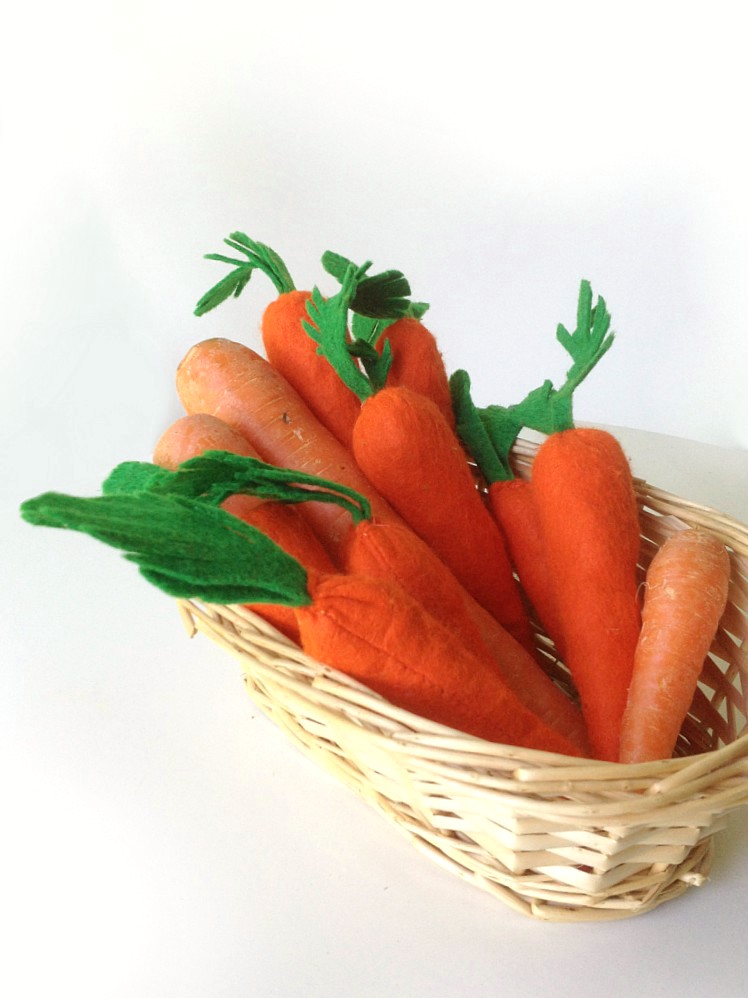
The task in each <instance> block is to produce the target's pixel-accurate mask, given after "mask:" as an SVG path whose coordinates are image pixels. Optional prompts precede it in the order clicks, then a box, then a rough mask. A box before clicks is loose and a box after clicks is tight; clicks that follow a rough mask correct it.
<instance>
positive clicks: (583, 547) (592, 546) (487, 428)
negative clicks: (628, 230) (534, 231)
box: [451, 281, 640, 760]
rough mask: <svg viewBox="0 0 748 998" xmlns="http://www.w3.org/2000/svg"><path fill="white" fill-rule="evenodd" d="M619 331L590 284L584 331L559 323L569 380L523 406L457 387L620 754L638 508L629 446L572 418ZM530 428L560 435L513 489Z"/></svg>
mask: <svg viewBox="0 0 748 998" xmlns="http://www.w3.org/2000/svg"><path fill="white" fill-rule="evenodd" d="M609 329H610V313H609V312H608V309H607V306H606V304H605V301H604V300H603V299H602V298H598V301H597V304H596V305H595V306H594V307H593V304H592V289H591V287H590V284H589V282H588V281H582V283H581V286H580V291H579V299H578V304H577V325H576V329H575V330H574V332H569V331H568V330H567V329H566V328H565V327H564V326H563V325H562V324H559V326H558V328H557V331H556V336H557V339H558V340H559V342H560V343H561V345H562V346H563V347H564V349H565V350H566V351H567V352H568V353H569V355H570V356H571V358H572V361H573V363H572V366H571V368H570V369H569V370H568V372H567V375H566V380H565V381H564V383H563V384H562V386H561V387H560V388H558V389H556V388H554V386H553V384H552V383H551V382H550V381H545V382H544V383H543V385H541V386H540V387H539V388H537V389H535V390H534V391H532V392H530V393H529V394H528V395H527V397H526V398H525V399H524V400H523V401H522V402H520V403H518V404H516V405H513V406H508V407H506V408H505V407H501V406H489V407H487V408H486V409H480V410H479V409H477V408H476V407H474V406H473V405H472V402H471V400H470V396H469V379H468V377H467V375H466V374H465V372H455V374H454V375H453V377H452V380H451V387H452V393H453V405H454V407H455V411H456V413H457V424H458V433H460V435H461V436H462V439H463V440H465V441H466V442H467V446H468V448H469V449H470V450H471V452H472V453H473V455H474V456H475V457H476V460H477V461H478V464H479V466H480V467H481V470H482V471H483V472H484V474H485V475H486V477H487V478H488V480H489V482H490V483H491V484H490V486H489V496H490V501H491V504H492V508H493V510H494V512H495V515H496V517H497V519H498V520H499V521H500V522H501V523H502V524H503V526H504V529H505V533H506V536H507V543H508V545H509V548H510V551H512V556H513V560H514V563H515V565H516V566H517V570H518V574H519V577H520V579H521V580H524V584H525V587H526V590H527V592H528V596H529V598H530V600H531V601H532V603H533V604H534V605H535V607H536V609H537V612H538V615H539V616H540V617H541V619H543V623H544V625H545V627H546V629H547V631H548V633H549V634H550V635H551V637H552V638H553V639H554V641H555V643H556V645H557V647H558V648H559V649H560V650H562V651H563V654H564V659H565V661H566V664H567V666H568V667H569V670H570V672H571V675H572V678H573V680H574V682H575V684H576V685H577V688H578V690H579V693H580V696H581V700H582V710H583V713H584V716H585V720H586V722H587V727H588V730H589V733H590V740H591V742H592V746H593V750H594V751H595V753H596V754H597V755H598V756H599V757H601V758H603V759H608V760H615V759H617V757H618V743H619V738H620V725H621V718H622V714H623V709H624V706H625V700H626V690H627V687H628V683H629V679H630V677H631V670H632V668H633V649H634V647H635V645H636V640H637V638H638V634H639V628H640V616H639V608H638V603H637V598H636V593H637V580H636V565H637V558H638V553H639V522H638V509H637V505H636V497H635V493H634V487H633V479H632V476H631V470H630V468H629V464H628V461H627V459H626V457H625V455H624V453H623V451H622V450H621V447H620V445H619V444H618V442H617V441H616V440H615V439H614V438H613V437H612V436H611V435H610V434H609V433H605V432H603V431H600V430H588V429H576V428H575V427H574V419H573V397H574V391H575V389H576V388H577V387H578V386H579V384H581V382H582V381H583V380H584V378H585V377H586V376H587V374H589V372H590V371H591V370H592V369H593V368H594V366H595V365H596V364H597V363H598V362H599V360H600V358H601V357H602V356H604V354H605V353H606V352H607V350H608V349H609V348H610V346H611V345H612V343H613V339H614V336H613V334H612V333H611V332H610V331H609ZM523 426H527V427H530V428H532V429H534V430H538V431H540V432H542V433H546V434H549V436H548V437H547V439H546V440H545V442H544V443H542V444H541V446H540V448H539V449H538V452H537V455H536V458H535V462H534V464H533V469H532V479H531V484H530V486H529V487H524V486H520V487H519V489H518V496H511V495H510V494H509V492H508V486H507V485H506V483H507V482H511V481H512V478H513V470H512V467H511V461H510V451H511V447H512V445H513V444H514V442H515V440H516V438H517V435H518V434H519V432H520V430H521V428H522V427H523ZM515 499H517V502H516V506H515V507H514V508H513V507H512V502H513V501H514V500H515ZM525 500H531V502H525ZM523 507H524V515H523ZM518 512H519V514H520V515H515V514H517V513H518ZM510 513H511V514H512V518H511V519H510ZM541 566H542V568H541Z"/></svg>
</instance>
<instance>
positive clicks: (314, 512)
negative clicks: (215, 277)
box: [177, 338, 400, 561]
mask: <svg viewBox="0 0 748 998" xmlns="http://www.w3.org/2000/svg"><path fill="white" fill-rule="evenodd" d="M177 391H178V394H179V397H180V400H181V402H182V404H183V405H184V407H185V409H186V410H187V412H188V413H196V412H209V413H211V414H212V415H214V416H217V417H218V418H219V419H222V420H223V421H224V422H226V423H228V424H229V425H230V426H232V427H233V428H234V429H235V430H237V431H238V432H239V433H241V434H242V435H243V436H244V437H245V438H246V439H247V440H249V442H250V443H251V444H252V446H253V447H254V448H255V449H256V450H257V452H258V453H259V454H260V456H261V457H262V458H263V460H265V461H268V462H270V463H271V464H274V465H276V466H278V467H285V468H290V469H293V470H295V471H302V472H309V473H311V474H315V475H319V476H321V477H323V478H329V479H331V480H333V481H335V482H339V483H341V484H343V485H346V486H348V487H350V488H353V489H355V490H356V491H357V492H359V493H361V494H362V495H364V496H366V498H367V499H368V500H369V501H370V502H371V504H372V513H373V515H374V516H375V517H377V519H380V520H388V519H395V520H399V519H400V518H399V517H397V516H396V514H395V512H394V510H393V509H392V507H391V506H390V504H389V503H388V502H386V501H385V500H384V499H383V498H382V496H380V495H378V494H377V492H376V490H375V489H374V488H373V487H372V484H371V483H370V482H369V481H368V480H367V479H366V478H365V476H364V475H363V474H362V472H361V470H360V468H359V467H358V466H357V464H356V462H355V461H354V459H353V457H352V455H351V453H350V451H349V450H347V449H346V447H344V446H343V444H341V443H340V441H339V440H338V439H337V438H336V437H335V436H334V435H333V434H332V433H331V432H330V431H329V430H328V429H326V428H325V427H324V426H323V425H322V424H321V423H320V421H319V420H318V419H317V418H316V417H315V416H314V415H313V413H312V412H311V411H310V409H309V407H308V406H307V405H306V403H305V402H304V401H303V400H302V399H301V397H300V396H299V394H298V392H296V391H295V389H293V388H292V387H291V385H289V383H288V382H287V381H286V379H285V378H284V377H283V376H282V375H281V374H280V373H279V372H278V371H276V370H275V368H274V367H273V366H272V365H271V364H270V363H269V362H268V361H267V360H266V359H265V358H264V357H262V356H260V354H258V353H257V352H256V351H254V350H251V349H250V348H249V347H245V346H244V345H243V344H240V343H235V342H234V341H232V340H226V339H221V338H217V339H211V340H204V341H202V342H201V343H198V344H196V345H195V346H193V347H192V348H191V349H190V350H189V351H188V353H187V354H186V356H185V357H184V359H183V360H182V362H181V363H180V365H179V368H178V370H177ZM303 510H304V516H306V517H308V518H309V521H310V523H311V524H312V526H313V527H314V530H315V532H316V533H317V535H318V536H319V538H320V540H321V541H322V543H323V544H324V545H325V547H326V548H327V549H328V552H329V553H330V554H331V556H332V558H333V560H334V561H338V558H339V552H340V548H341V545H342V544H343V543H344V541H345V537H346V534H347V533H348V530H349V529H350V524H351V519H350V514H349V513H348V512H347V511H346V510H344V509H341V508H340V507H338V506H335V505H331V504H322V503H318V502H309V503H305V504H304V506H303Z"/></svg>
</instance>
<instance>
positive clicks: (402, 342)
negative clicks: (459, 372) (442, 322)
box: [377, 316, 455, 429]
mask: <svg viewBox="0 0 748 998" xmlns="http://www.w3.org/2000/svg"><path fill="white" fill-rule="evenodd" d="M386 343H388V344H389V346H390V349H391V350H392V363H391V364H390V369H389V373H388V375H387V384H388V385H393V386H396V385H404V386H405V387H407V388H411V389H412V390H413V391H415V392H418V393H419V394H420V395H425V396H426V397H427V398H430V399H431V401H432V402H435V403H436V405H437V406H438V408H439V410H440V411H441V413H442V415H443V416H444V418H445V419H446V421H447V422H448V423H449V425H450V426H451V427H452V428H453V429H454V425H455V418H454V413H453V411H452V400H451V396H450V390H449V377H448V375H447V370H446V368H445V366H444V358H443V357H442V355H441V352H440V350H439V347H438V345H437V341H436V337H435V336H434V334H433V333H432V332H431V331H430V330H428V329H427V328H426V326H424V325H423V323H422V322H421V321H420V320H419V319H416V318H414V317H411V316H405V317H404V318H402V319H398V320H397V321H396V322H393V323H392V325H390V326H388V327H387V328H386V329H385V330H384V332H383V333H382V334H381V336H380V337H379V339H378V340H377V350H379V352H380V353H381V351H382V350H383V349H384V345H385V344H386Z"/></svg>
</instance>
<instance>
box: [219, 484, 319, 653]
mask: <svg viewBox="0 0 748 998" xmlns="http://www.w3.org/2000/svg"><path fill="white" fill-rule="evenodd" d="M251 498H252V497H250V496H238V495H237V496H231V497H230V498H229V499H227V500H226V501H225V502H224V503H223V508H224V509H226V510H228V511H229V512H230V513H233V514H234V515H235V516H238V517H239V518H240V519H242V520H243V521H244V522H245V523H248V524H250V526H252V527H255V528H256V529H257V530H260V531H261V532H262V533H263V534H264V535H265V536H266V537H269V538H270V540H271V541H275V543H276V544H278V545H279V547H281V548H282V549H283V550H284V551H285V552H286V554H289V555H291V557H292V558H295V559H296V561H298V563H299V564H300V565H301V566H302V567H303V568H304V569H305V571H306V572H307V574H309V573H316V574H332V573H334V572H335V571H336V567H335V565H334V564H333V561H332V559H331V558H330V556H329V555H328V553H327V551H326V550H325V549H324V547H323V546H322V544H321V543H320V540H319V538H318V537H317V535H316V534H315V533H314V531H313V530H312V528H311V527H310V525H309V523H308V522H307V521H306V520H305V519H304V517H303V516H302V515H301V514H300V512H299V510H298V509H296V508H292V507H290V506H283V505H282V504H280V503H278V502H274V501H273V500H269V501H267V502H260V503H259V504H253V505H252V507H251V508H249V509H248V508H247V506H246V502H245V501H246V500H247V499H251ZM249 606H250V609H251V610H254V611H255V613H257V614H259V615H260V616H261V617H263V618H264V619H265V620H267V622H268V623H269V624H272V625H273V626H274V627H276V628H277V629H278V630H279V631H281V633H283V634H285V635H286V637H288V638H290V639H291V640H292V641H296V642H297V643H299V642H300V635H299V625H298V621H297V619H296V614H295V612H294V610H293V608H292V607H289V606H283V605H273V604H270V603H259V604H249Z"/></svg>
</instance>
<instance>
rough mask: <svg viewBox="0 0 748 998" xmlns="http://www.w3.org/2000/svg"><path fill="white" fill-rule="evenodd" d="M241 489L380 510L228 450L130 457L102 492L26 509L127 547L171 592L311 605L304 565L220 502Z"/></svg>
mask: <svg viewBox="0 0 748 998" xmlns="http://www.w3.org/2000/svg"><path fill="white" fill-rule="evenodd" d="M239 493H247V494H251V495H259V496H262V497H263V498H266V499H279V500H282V501H283V502H291V503H294V502H307V501H310V500H314V501H318V502H335V503H337V504H338V505H341V506H343V507H344V508H346V509H347V510H348V511H349V512H350V514H351V516H352V518H353V522H359V521H360V520H362V519H368V518H369V517H370V516H371V509H370V506H369V503H368V502H367V500H366V499H365V498H364V497H363V496H361V495H360V494H359V493H357V492H355V491H354V490H353V489H349V488H346V487H345V486H342V485H339V484H337V483H336V482H331V481H329V480H327V479H323V478H318V477H317V476H315V475H305V474H302V473H299V472H293V471H290V470H288V469H284V468H275V467H272V466H271V465H268V464H265V463H264V462H263V461H259V460H257V459H255V458H251V457H243V456H239V455H236V454H230V453H228V452H226V451H207V452H206V453H205V454H203V455H201V456H200V457H196V458H192V459H191V460H189V461H185V462H184V463H183V464H181V465H180V466H179V468H177V470H176V471H168V470H166V469H164V468H161V467H158V466H157V465H153V464H149V463H147V462H140V461H126V462H123V463H122V464H119V465H117V467H116V468H115V469H114V470H113V471H112V472H111V474H110V475H109V476H108V478H107V479H106V481H105V482H104V484H103V486H102V494H101V495H99V496H91V497H78V496H70V495H65V494H63V493H60V492H46V493H43V494H42V495H40V496H37V497H36V498H33V499H28V500H26V502H24V503H23V504H22V505H21V516H22V517H23V519H25V520H26V521H27V522H28V523H31V524H34V525H37V526H46V527H60V528H65V529H68V530H77V531H80V532H82V533H85V534H88V535H89V536H91V537H94V538H96V539H97V540H99V541H103V542H104V543H105V544H108V545H110V546H111V547H114V548H117V549H119V550H121V551H123V552H124V553H125V557H126V558H127V559H128V560H130V561H133V562H135V563H136V564H137V565H138V567H139V569H140V572H141V574H142V575H143V576H144V577H145V578H146V579H147V580H148V581H149V582H151V583H152V584H153V585H155V586H157V587H158V588H159V589H161V590H162V591H163V592H165V593H167V594H168V595H170V596H175V597H178V598H182V599H202V600H205V601H206V602H211V603H275V604H281V605H284V606H294V607H296V606H307V605H309V604H310V602H311V597H310V596H309V592H308V590H307V575H306V572H305V571H304V569H303V568H302V566H301V565H300V564H299V563H298V562H297V561H296V560H295V559H294V558H292V557H291V556H290V555H288V554H286V552H285V551H283V549H282V548H281V547H279V546H278V545H277V544H275V543H274V542H273V541H271V540H270V539H269V538H268V537H266V536H265V535H264V534H263V533H262V532H261V531H259V530H257V529H256V528H254V527H252V526H250V525H249V524H247V523H244V522H243V521H242V520H240V519H239V518H238V517H235V516H233V515H232V514H230V513H228V512H227V511H226V510H224V509H222V508H221V507H220V506H219V503H221V502H223V501H224V500H225V499H226V498H228V496H230V495H236V494H239Z"/></svg>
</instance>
